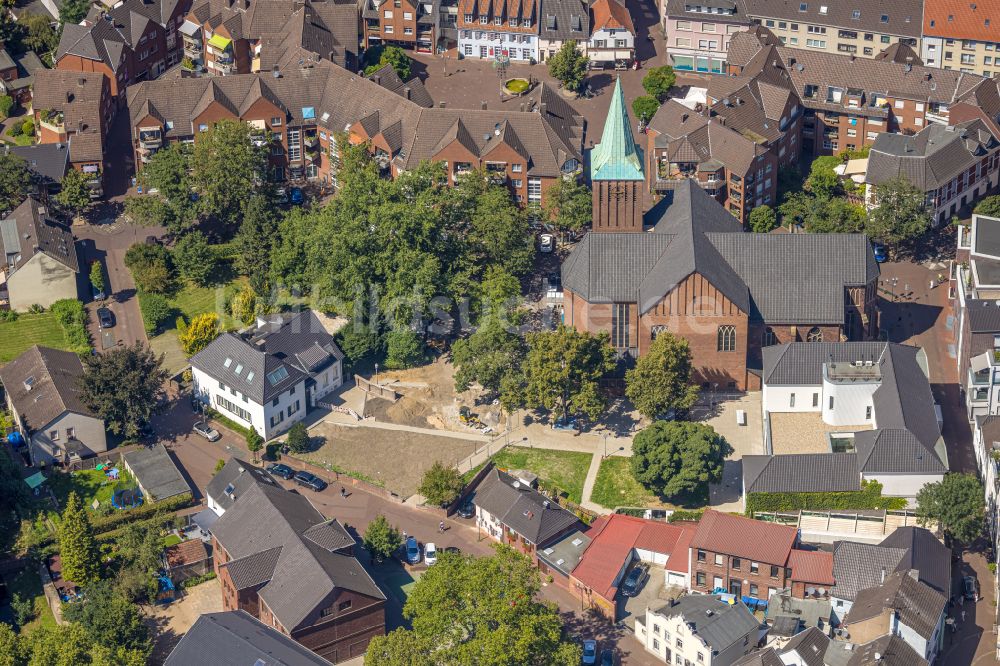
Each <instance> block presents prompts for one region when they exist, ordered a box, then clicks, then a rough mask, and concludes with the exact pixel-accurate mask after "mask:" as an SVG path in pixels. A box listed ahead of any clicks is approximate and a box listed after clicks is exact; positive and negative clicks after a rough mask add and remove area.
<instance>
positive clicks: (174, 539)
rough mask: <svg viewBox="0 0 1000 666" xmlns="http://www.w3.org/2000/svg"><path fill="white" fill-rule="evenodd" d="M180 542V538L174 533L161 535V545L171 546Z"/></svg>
mask: <svg viewBox="0 0 1000 666" xmlns="http://www.w3.org/2000/svg"><path fill="white" fill-rule="evenodd" d="M180 542H181V538H180V537H179V536H177V535H176V534H168V535H167V536H165V537H163V547H164V548H170V547H171V546H176V545H177V544H179V543H180Z"/></svg>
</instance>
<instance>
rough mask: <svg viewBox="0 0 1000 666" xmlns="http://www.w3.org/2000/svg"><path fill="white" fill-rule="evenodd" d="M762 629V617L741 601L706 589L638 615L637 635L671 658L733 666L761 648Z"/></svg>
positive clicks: (653, 650)
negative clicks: (726, 599)
mask: <svg viewBox="0 0 1000 666" xmlns="http://www.w3.org/2000/svg"><path fill="white" fill-rule="evenodd" d="M763 631H766V629H764V630H763ZM761 633H762V629H761V623H760V622H759V621H758V620H757V619H756V618H755V617H754V616H753V613H751V612H750V611H749V610H747V607H746V606H744V605H743V603H742V602H740V601H737V602H736V603H735V604H732V605H730V604H728V603H726V602H724V601H720V600H719V599H718V598H717V597H714V596H710V595H703V594H692V595H689V596H684V597H681V598H680V599H671V600H668V601H666V602H665V603H660V604H659V605H656V606H650V607H647V608H646V615H645V616H644V617H636V619H635V637H636V638H637V639H638V640H639V642H640V643H642V645H643V647H644V648H646V651H647V652H651V653H653V654H655V655H656V656H657V657H659V658H660V660H661V661H663V662H664V663H667V664H675V663H676V664H698V665H699V666H701V665H702V664H704V665H705V666H731V664H733V663H735V662H736V661H737V660H739V659H742V658H743V657H744V656H745V655H747V654H749V653H751V652H752V651H754V650H756V648H757V641H758V639H759V638H760V635H761Z"/></svg>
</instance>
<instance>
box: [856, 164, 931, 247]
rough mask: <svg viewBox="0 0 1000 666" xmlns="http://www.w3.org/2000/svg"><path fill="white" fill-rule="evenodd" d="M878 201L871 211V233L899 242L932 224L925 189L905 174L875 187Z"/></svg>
mask: <svg viewBox="0 0 1000 666" xmlns="http://www.w3.org/2000/svg"><path fill="white" fill-rule="evenodd" d="M875 199H876V202H877V204H878V206H877V207H876V208H874V209H873V210H872V211H871V212H870V213H868V228H867V231H868V235H869V236H871V237H873V238H877V239H879V240H881V241H882V242H884V243H888V244H891V245H897V244H900V243H909V242H912V241H914V240H916V239H917V238H919V237H920V236H921V235H923V233H924V232H925V231H927V229H928V228H930V224H931V218H930V215H929V214H928V213H927V208H926V207H925V205H924V193H923V192H921V191H920V190H919V189H917V188H916V187H914V186H913V185H911V184H910V182H909V181H908V180H905V179H904V178H894V179H893V180H890V181H888V182H885V183H882V184H881V185H878V186H877V187H876V188H875Z"/></svg>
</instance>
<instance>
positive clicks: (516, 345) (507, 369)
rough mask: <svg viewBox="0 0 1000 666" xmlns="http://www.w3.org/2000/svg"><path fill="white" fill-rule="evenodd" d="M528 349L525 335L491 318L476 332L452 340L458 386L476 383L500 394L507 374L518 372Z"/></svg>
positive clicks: (466, 386) (462, 389) (458, 389)
mask: <svg viewBox="0 0 1000 666" xmlns="http://www.w3.org/2000/svg"><path fill="white" fill-rule="evenodd" d="M526 352H527V345H526V344H525V342H524V339H523V338H521V336H519V335H517V334H516V333H513V332H511V331H510V330H508V327H507V326H506V325H505V324H504V322H503V321H502V320H500V319H496V318H490V319H488V320H487V321H486V322H484V323H483V324H482V325H481V326H480V327H479V328H477V329H476V331H475V332H474V333H473V334H472V335H470V336H469V337H467V338H461V339H459V340H456V341H455V342H454V343H453V344H452V347H451V360H452V362H453V363H454V364H455V390H456V391H467V390H468V389H469V387H470V386H472V384H473V383H475V384H479V385H480V386H481V387H483V389H484V390H485V391H486V392H487V393H488V394H489V395H498V394H499V393H500V390H501V387H502V386H503V380H504V378H505V377H508V376H510V375H513V374H516V373H517V372H518V368H520V366H521V364H522V363H523V362H524V357H525V354H526Z"/></svg>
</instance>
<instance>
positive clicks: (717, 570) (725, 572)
mask: <svg viewBox="0 0 1000 666" xmlns="http://www.w3.org/2000/svg"><path fill="white" fill-rule="evenodd" d="M702 560H703V561H702ZM755 569H756V572H755ZM772 572H774V573H776V575H774V576H772V575H771V574H772ZM716 577H718V578H720V579H721V585H719V587H723V588H725V589H726V591H727V592H729V591H731V588H730V583H731V582H732V583H738V584H739V585H740V588H741V589H740V594H741V595H743V596H752V597H754V598H756V599H767V598H768V596H770V590H775V591H777V590H780V589H781V588H783V587H786V586H787V585H788V571H787V570H786V569H785V567H784V564H783V563H782V564H774V563H771V562H752V561H751V560H747V559H742V558H737V557H733V556H731V555H729V554H727V553H714V552H711V551H706V550H697V549H692V551H691V589H692V590H694V591H696V592H703V593H710V592H711V591H712V590H713V589H715V587H716V580H715V579H716ZM744 581H747V582H746V583H744ZM752 585H756V594H753V590H754V588H752V587H751V586H752Z"/></svg>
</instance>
